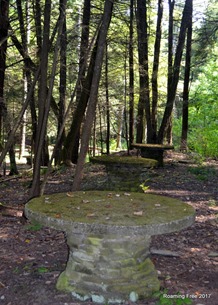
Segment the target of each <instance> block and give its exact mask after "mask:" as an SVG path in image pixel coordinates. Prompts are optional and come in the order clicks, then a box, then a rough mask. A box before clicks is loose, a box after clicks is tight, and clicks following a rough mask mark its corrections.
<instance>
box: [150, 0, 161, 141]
mask: <svg viewBox="0 0 218 305" xmlns="http://www.w3.org/2000/svg"><path fill="white" fill-rule="evenodd" d="M162 17H163V0H159V1H158V13H157V26H156V39H155V45H154V59H153V71H152V116H151V121H152V130H153V139H152V142H153V143H156V137H157V105H158V70H159V62H160V44H161V36H162V28H161V23H162Z"/></svg>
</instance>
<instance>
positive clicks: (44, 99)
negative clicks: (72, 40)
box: [31, 0, 66, 197]
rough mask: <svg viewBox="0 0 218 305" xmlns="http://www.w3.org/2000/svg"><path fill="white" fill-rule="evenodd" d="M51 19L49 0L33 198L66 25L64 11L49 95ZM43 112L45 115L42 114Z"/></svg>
mask: <svg viewBox="0 0 218 305" xmlns="http://www.w3.org/2000/svg"><path fill="white" fill-rule="evenodd" d="M63 5H64V6H66V0H63ZM50 17H51V1H50V0H47V1H46V5H45V13H44V33H43V46H42V51H43V52H42V56H41V65H42V66H43V68H44V71H43V73H41V80H40V81H41V84H40V85H41V86H40V100H39V120H38V128H37V138H36V150H35V159H34V173H33V183H32V189H31V197H36V196H39V195H40V165H41V163H40V161H41V155H42V149H43V144H44V142H45V136H46V128H47V122H48V115H49V110H50V101H51V97H52V91H53V86H54V79H55V74H56V68H57V59H58V53H59V47H60V38H61V34H62V30H63V24H64V19H65V16H64V11H62V10H61V12H60V24H59V30H58V35H57V41H56V46H55V52H54V57H53V66H52V72H51V76H50V83H49V91H48V94H47V67H48V50H49V46H48V43H49V32H50V31H49V29H50ZM42 111H43V113H42Z"/></svg>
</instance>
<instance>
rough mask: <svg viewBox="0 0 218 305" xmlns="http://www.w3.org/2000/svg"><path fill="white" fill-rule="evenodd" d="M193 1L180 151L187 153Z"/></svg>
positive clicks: (188, 36) (187, 46)
mask: <svg viewBox="0 0 218 305" xmlns="http://www.w3.org/2000/svg"><path fill="white" fill-rule="evenodd" d="M192 4H193V2H192V0H190V17H189V20H190V24H189V26H188V33H187V42H186V60H185V78H184V87H183V110H182V135H181V144H180V150H182V151H187V138H188V105H189V102H188V101H189V84H190V70H191V47H192Z"/></svg>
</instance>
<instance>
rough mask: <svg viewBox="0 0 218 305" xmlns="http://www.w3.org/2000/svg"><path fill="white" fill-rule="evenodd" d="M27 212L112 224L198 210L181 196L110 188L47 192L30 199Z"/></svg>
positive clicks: (164, 219) (166, 219) (157, 220)
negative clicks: (186, 202) (126, 191)
mask: <svg viewBox="0 0 218 305" xmlns="http://www.w3.org/2000/svg"><path fill="white" fill-rule="evenodd" d="M28 211H32V212H35V213H34V215H35V218H37V214H38V216H39V217H38V219H36V220H37V221H40V219H42V220H43V218H44V217H51V218H54V219H57V220H58V219H60V220H70V221H72V222H78V223H89V224H93V223H95V224H105V225H110V226H113V225H120V226H141V225H149V224H153V225H155V224H166V223H170V222H172V221H177V220H181V219H183V218H186V217H189V216H190V215H194V213H195V212H194V209H193V208H192V207H191V206H190V205H188V204H185V203H183V202H182V201H180V200H178V199H174V198H169V197H164V196H159V195H153V194H144V193H122V192H118V193H116V192H109V191H87V192H84V191H80V192H75V193H72V194H66V193H58V194H52V195H45V196H41V197H39V198H34V199H32V200H30V201H29V203H28V204H27V205H26V214H27V216H28ZM29 214H31V213H29ZM40 216H42V217H40ZM32 218H33V217H32ZM48 224H49V223H48Z"/></svg>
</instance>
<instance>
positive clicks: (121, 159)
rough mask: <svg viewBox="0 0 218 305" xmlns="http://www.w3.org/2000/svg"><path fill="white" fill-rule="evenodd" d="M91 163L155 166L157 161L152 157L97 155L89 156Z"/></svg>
mask: <svg viewBox="0 0 218 305" xmlns="http://www.w3.org/2000/svg"><path fill="white" fill-rule="evenodd" d="M90 161H91V162H93V163H101V164H110V163H112V164H133V165H137V164H138V165H143V166H146V167H156V166H157V161H156V160H153V159H147V158H141V157H132V156H98V157H92V158H90Z"/></svg>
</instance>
